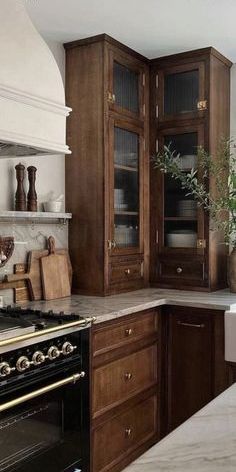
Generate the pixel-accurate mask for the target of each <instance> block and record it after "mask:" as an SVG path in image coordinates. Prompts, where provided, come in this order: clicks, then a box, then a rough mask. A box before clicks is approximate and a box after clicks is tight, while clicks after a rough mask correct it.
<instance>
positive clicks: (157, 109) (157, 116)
mask: <svg viewBox="0 0 236 472" xmlns="http://www.w3.org/2000/svg"><path fill="white" fill-rule="evenodd" d="M156 118H158V105H156Z"/></svg>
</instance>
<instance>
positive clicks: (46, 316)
mask: <svg viewBox="0 0 236 472" xmlns="http://www.w3.org/2000/svg"><path fill="white" fill-rule="evenodd" d="M79 320H84V318H83V317H81V316H79V315H77V314H75V313H70V314H67V313H64V312H63V311H61V312H59V313H55V312H53V311H52V310H50V311H48V312H43V311H41V310H32V309H29V308H20V307H12V306H7V307H5V308H0V335H1V334H3V333H4V332H6V331H12V330H13V329H14V330H20V331H21V334H23V332H22V331H24V330H27V332H29V330H30V328H31V331H38V330H44V329H47V328H51V327H53V326H58V325H61V326H63V325H64V324H67V323H70V322H73V321H79Z"/></svg>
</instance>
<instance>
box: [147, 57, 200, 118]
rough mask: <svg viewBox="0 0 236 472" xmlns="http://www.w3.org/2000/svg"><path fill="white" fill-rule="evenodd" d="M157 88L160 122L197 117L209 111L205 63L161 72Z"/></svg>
mask: <svg viewBox="0 0 236 472" xmlns="http://www.w3.org/2000/svg"><path fill="white" fill-rule="evenodd" d="M156 86H157V88H158V92H159V93H158V103H157V118H158V119H159V120H171V119H176V118H177V117H179V118H185V117H186V115H187V116H188V117H195V116H196V115H199V113H200V114H203V113H204V112H205V111H206V110H207V99H206V92H205V66H204V63H203V62H197V63H195V64H193V63H191V64H189V65H188V66H186V64H185V65H184V66H178V67H171V68H169V69H164V70H160V71H159V72H158V74H157V76H156Z"/></svg>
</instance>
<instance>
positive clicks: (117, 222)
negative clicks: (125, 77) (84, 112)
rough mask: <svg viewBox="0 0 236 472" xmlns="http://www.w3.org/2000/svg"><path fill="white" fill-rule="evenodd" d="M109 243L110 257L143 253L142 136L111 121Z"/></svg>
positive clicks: (127, 127) (134, 129) (131, 127)
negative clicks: (112, 255) (111, 254)
mask: <svg viewBox="0 0 236 472" xmlns="http://www.w3.org/2000/svg"><path fill="white" fill-rule="evenodd" d="M110 143H111V147H110V149H111V153H112V156H111V157H110V239H109V248H110V249H111V251H112V253H113V254H118V253H119V254H126V253H139V252H142V245H143V234H142V231H143V230H142V215H143V176H142V173H143V132H142V131H141V130H140V129H139V128H138V129H136V128H135V127H134V126H133V125H128V124H127V123H126V124H125V125H124V124H123V123H122V122H118V121H114V120H110Z"/></svg>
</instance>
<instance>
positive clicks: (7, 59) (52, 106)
mask: <svg viewBox="0 0 236 472" xmlns="http://www.w3.org/2000/svg"><path fill="white" fill-rule="evenodd" d="M0 18H1V28H0V157H6V156H8V157H9V156H13V157H14V156H17V155H18V156H19V155H35V154H44V153H46V154H70V150H69V148H68V146H67V145H66V144H65V136H66V117H67V116H68V115H69V113H70V111H71V109H70V108H68V107H66V106H65V92H64V86H63V81H62V77H61V74H60V71H59V69H58V66H57V63H56V61H55V59H54V56H53V54H52V52H51V51H50V49H49V47H48V46H47V44H46V43H45V41H44V40H43V39H42V37H41V36H40V35H39V33H38V32H37V30H36V29H35V27H34V25H33V23H32V22H31V20H30V18H29V16H28V13H27V11H26V9H25V6H24V4H23V0H0Z"/></svg>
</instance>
